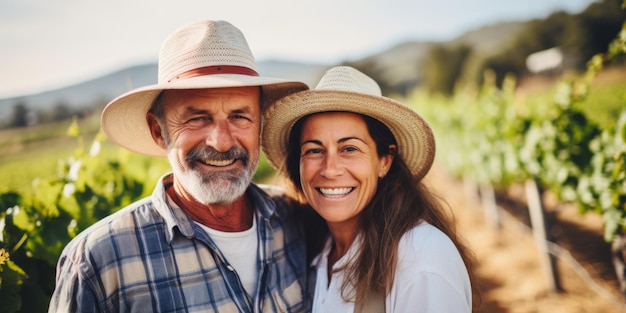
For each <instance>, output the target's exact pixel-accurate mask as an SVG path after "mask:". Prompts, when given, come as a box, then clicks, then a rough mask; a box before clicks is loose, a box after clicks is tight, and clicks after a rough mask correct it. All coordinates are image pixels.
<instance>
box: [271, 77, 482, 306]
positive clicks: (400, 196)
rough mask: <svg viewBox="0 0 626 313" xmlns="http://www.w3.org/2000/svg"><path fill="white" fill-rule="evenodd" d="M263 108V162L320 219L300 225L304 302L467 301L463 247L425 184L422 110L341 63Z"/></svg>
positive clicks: (426, 142) (430, 139) (428, 150)
mask: <svg viewBox="0 0 626 313" xmlns="http://www.w3.org/2000/svg"><path fill="white" fill-rule="evenodd" d="M264 118H265V125H264V126H263V133H262V134H263V138H262V147H263V151H264V152H265V154H266V156H267V159H268V161H269V162H270V163H271V164H273V165H274V166H275V167H276V168H277V169H278V170H279V171H281V173H282V174H284V175H285V176H286V177H287V178H288V181H289V183H291V185H292V186H291V188H288V189H292V190H294V191H295V192H296V194H295V195H294V197H296V198H298V199H301V200H303V201H304V206H305V207H304V208H303V209H302V210H304V211H310V210H312V211H314V214H313V216H314V218H313V219H311V220H307V222H309V223H310V224H312V223H314V222H315V218H317V219H318V220H319V219H323V220H324V221H325V224H326V228H325V229H324V230H323V233H322V234H320V233H319V231H317V232H310V233H309V234H308V237H309V239H311V238H313V239H312V241H313V243H312V244H311V246H310V247H309V248H312V247H313V250H314V251H313V255H317V256H316V257H315V258H314V259H313V265H314V267H315V277H316V286H315V294H314V303H313V312H318V313H319V312H346V313H348V312H362V311H361V310H362V309H363V308H364V307H366V306H367V307H368V308H372V307H377V308H380V309H381V310H380V311H385V312H409V311H416V310H418V311H420V312H431V313H435V312H471V311H472V305H473V303H474V304H477V303H478V302H479V301H476V302H473V299H472V297H473V290H472V283H475V281H474V279H473V277H474V276H473V271H472V257H471V252H470V251H469V250H468V248H467V247H465V246H464V245H463V244H462V243H461V241H462V240H461V238H460V236H457V234H456V230H455V226H454V224H453V223H452V222H451V221H449V220H448V216H447V215H446V213H447V212H446V211H445V210H444V206H443V204H442V203H441V202H440V201H439V199H438V198H437V196H436V195H434V194H433V193H431V191H430V190H429V189H427V188H426V186H425V185H424V184H423V183H422V178H423V177H424V175H426V173H427V172H428V171H429V169H430V167H431V165H432V162H433V158H434V155H435V142H434V136H433V134H432V132H431V130H430V127H429V126H428V124H427V123H426V121H425V120H424V119H422V117H421V116H420V115H419V114H417V113H416V112H415V111H413V110H411V109H410V108H408V107H406V106H405V105H403V104H402V103H399V102H396V101H394V100H392V99H389V98H386V97H382V96H381V93H380V88H379V87H378V85H377V84H376V82H375V81H374V80H372V79H371V78H369V77H367V76H366V75H364V74H363V73H361V72H359V71H357V70H356V69H354V68H351V67H346V66H340V67H335V68H332V69H330V70H329V71H328V72H327V73H326V74H325V75H324V76H323V77H322V79H321V81H320V82H319V84H318V85H317V87H316V88H315V90H308V91H301V92H298V93H295V94H292V95H289V96H287V97H285V98H283V99H281V100H279V101H278V102H276V103H275V104H273V105H272V106H270V107H269V108H268V109H267V111H266V112H265V115H264ZM316 238H317V239H319V242H314V241H315V239H316ZM315 247H319V248H320V249H317V250H315ZM476 294H477V293H476Z"/></svg>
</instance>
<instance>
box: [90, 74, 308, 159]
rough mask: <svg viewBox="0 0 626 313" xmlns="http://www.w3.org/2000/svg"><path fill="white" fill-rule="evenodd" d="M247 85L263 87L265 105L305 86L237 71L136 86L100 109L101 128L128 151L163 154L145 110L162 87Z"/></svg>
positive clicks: (185, 87) (173, 88) (152, 154)
mask: <svg viewBox="0 0 626 313" xmlns="http://www.w3.org/2000/svg"><path fill="white" fill-rule="evenodd" d="M246 86H260V87H263V103H264V104H265V105H268V104H269V103H272V102H274V101H276V100H277V99H280V98H281V97H284V96H286V95H289V94H291V93H294V92H298V91H302V90H307V89H308V86H307V85H306V84H304V83H302V82H297V81H289V80H284V79H279V78H270V77H260V76H248V75H239V74H219V75H205V76H196V77H192V78H187V79H178V80H175V81H172V82H169V83H162V84H155V85H150V86H145V87H141V88H137V89H135V90H132V91H129V92H127V93H125V94H123V95H121V96H119V97H117V98H116V99H114V100H112V101H111V102H110V103H109V104H107V106H106V107H105V108H104V110H103V111H102V118H101V124H102V130H103V131H104V133H105V134H106V135H107V137H108V138H109V139H110V140H111V141H113V142H115V143H117V144H119V145H120V146H122V147H124V148H126V149H128V150H130V151H133V152H136V153H140V154H145V155H149V156H165V155H166V151H165V150H164V149H163V148H161V147H160V146H158V145H157V144H156V143H155V142H154V140H153V138H152V135H151V133H150V129H149V127H148V122H147V120H146V114H147V113H148V110H149V109H150V107H151V106H152V104H153V103H154V100H155V99H156V98H157V97H158V96H159V94H160V93H161V92H162V91H163V90H176V89H179V90H181V89H205V88H229V87H246Z"/></svg>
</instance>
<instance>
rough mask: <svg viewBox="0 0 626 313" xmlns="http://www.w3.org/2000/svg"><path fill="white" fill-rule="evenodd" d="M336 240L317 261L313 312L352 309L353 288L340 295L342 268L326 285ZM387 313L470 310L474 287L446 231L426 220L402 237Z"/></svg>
mask: <svg viewBox="0 0 626 313" xmlns="http://www.w3.org/2000/svg"><path fill="white" fill-rule="evenodd" d="M359 246H360V244H359V237H357V239H356V240H355V241H354V243H353V244H352V246H351V247H350V249H349V250H348V252H347V253H346V254H345V255H344V256H343V257H342V258H341V259H339V261H337V262H336V263H335V264H334V265H333V269H337V268H339V267H341V266H343V265H345V263H346V262H348V261H349V260H350V259H351V258H352V256H354V255H355V253H357V251H358V249H359ZM331 247H332V240H330V239H329V240H328V241H327V242H326V246H325V247H324V250H323V251H322V252H321V253H320V254H319V255H318V256H317V257H316V258H315V259H314V260H313V262H312V265H313V266H314V267H315V268H316V271H317V281H316V285H315V297H314V301H313V313H322V312H328V313H330V312H333V313H335V312H336V313H352V312H353V311H354V302H352V301H353V300H354V289H353V288H352V287H350V288H349V289H348V290H346V291H344V293H343V295H344V296H347V297H348V299H350V300H352V301H345V300H344V299H343V298H342V292H341V286H342V282H343V279H344V275H343V271H338V272H335V273H334V274H333V276H332V279H331V282H330V285H329V284H328V275H327V273H328V272H327V268H328V267H327V264H328V254H329V252H330V248H331ZM385 308H386V312H387V313H390V312H424V313H426V312H427V313H446V312H454V313H462V312H471V311H472V309H471V308H472V290H471V286H470V281H469V276H468V273H467V269H466V268H465V264H464V263H463V260H462V259H461V256H460V255H459V252H458V250H457V249H456V247H455V246H454V244H453V243H452V241H451V240H450V238H448V236H446V235H445V234H444V233H443V232H441V231H440V230H439V229H437V228H435V227H434V226H432V225H430V224H428V223H426V222H422V223H420V224H419V225H418V226H416V227H414V228H413V229H411V230H410V231H408V232H407V233H406V234H404V235H403V236H402V238H401V239H400V244H399V246H398V265H397V267H396V273H395V277H394V281H393V285H392V287H391V292H390V293H389V294H388V295H387V297H386V298H385Z"/></svg>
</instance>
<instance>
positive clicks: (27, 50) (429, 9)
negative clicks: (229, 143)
mask: <svg viewBox="0 0 626 313" xmlns="http://www.w3.org/2000/svg"><path fill="white" fill-rule="evenodd" d="M593 2H595V1H594V0H524V1H520V0H447V1H440V0H317V1H311V0H222V1H215V0H176V1H174V0H169V1H163V0H100V1H96V0H45V1H42V0H0V99H2V98H9V97H14V96H21V95H27V94H31V93H36V92H41V91H46V90H51V89H55V88H60V87H65V86H68V85H71V84H74V83H79V82H82V81H84V80H87V79H92V78H96V77H98V76H101V75H104V74H108V73H111V72H115V71H117V70H120V69H123V68H125V67H128V66H133V65H138V64H144V63H150V62H156V60H157V58H158V51H159V48H160V46H161V43H162V42H163V40H164V39H165V38H166V37H167V36H168V35H169V34H170V33H172V32H173V31H175V30H176V29H178V28H180V27H181V26H183V25H185V24H187V23H190V22H194V21H198V20H203V19H212V20H226V21H229V22H231V23H232V24H233V25H235V26H236V27H238V28H239V29H240V30H241V31H242V32H243V33H244V35H245V36H246V39H247V41H248V44H249V45H250V48H251V50H252V52H253V53H254V55H255V57H256V59H257V61H262V60H267V59H278V60H285V61H297V62H305V63H324V64H331V65H332V64H336V63H339V62H342V61H349V60H356V59H359V58H362V57H365V56H369V55H372V54H374V53H377V52H380V51H382V50H385V49H388V48H391V47H392V46H394V45H395V44H399V43H402V42H405V41H409V40H417V41H446V40H451V39H454V38H456V37H458V36H460V35H462V34H463V33H465V32H466V31H469V30H473V29H476V28H478V27H481V26H485V25H489V24H493V23H496V22H501V21H525V20H530V19H534V18H545V17H547V16H549V15H550V14H551V13H553V12H555V11H566V12H569V13H579V12H581V11H582V10H584V9H585V8H586V7H587V6H589V5H590V4H591V3H593ZM155 80H156V78H155Z"/></svg>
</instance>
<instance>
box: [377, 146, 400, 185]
mask: <svg viewBox="0 0 626 313" xmlns="http://www.w3.org/2000/svg"><path fill="white" fill-rule="evenodd" d="M395 155H396V145H389V152H388V153H387V154H385V155H383V156H381V157H380V168H379V169H378V177H379V178H383V177H385V175H387V172H389V169H390V168H391V163H393V158H394V157H395Z"/></svg>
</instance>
